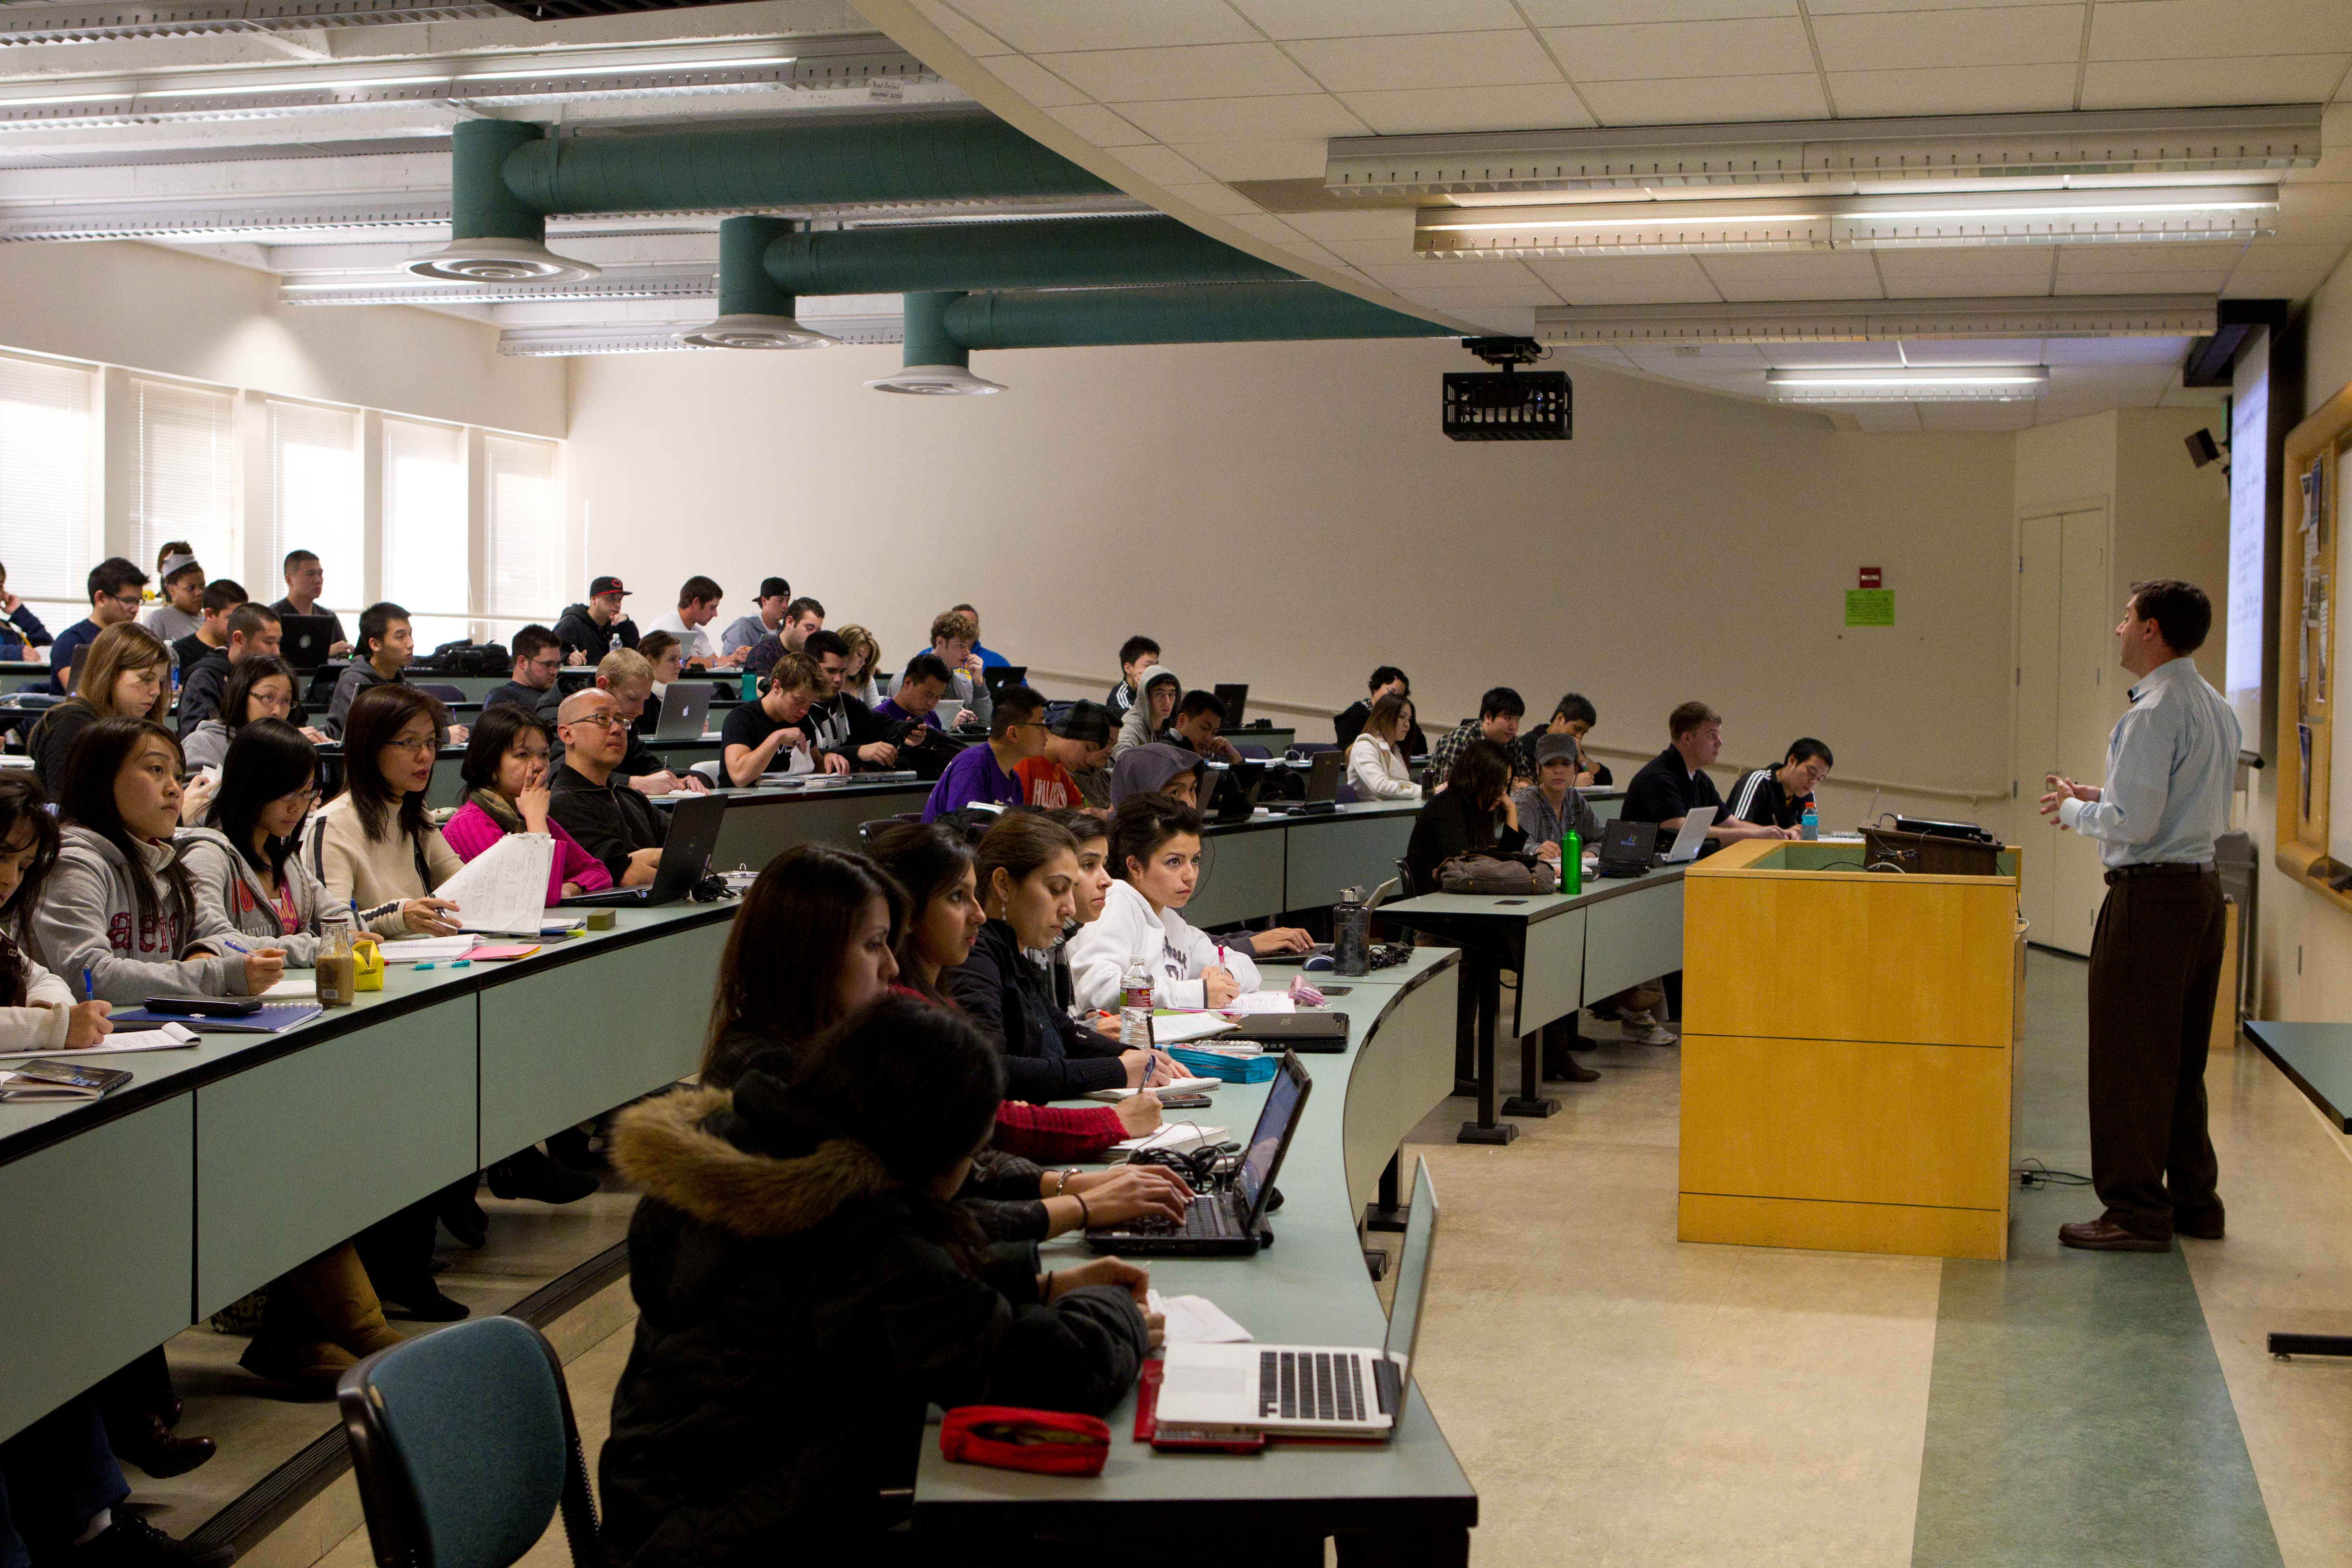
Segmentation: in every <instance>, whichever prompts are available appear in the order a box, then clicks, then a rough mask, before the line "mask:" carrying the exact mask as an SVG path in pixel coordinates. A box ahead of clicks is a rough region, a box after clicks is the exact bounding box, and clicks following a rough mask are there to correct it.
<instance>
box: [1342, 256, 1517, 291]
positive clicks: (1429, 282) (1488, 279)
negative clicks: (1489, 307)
mask: <svg viewBox="0 0 2352 1568" xmlns="http://www.w3.org/2000/svg"><path fill="white" fill-rule="evenodd" d="M1356 265H1357V266H1358V267H1360V268H1362V270H1363V271H1364V272H1365V273H1366V274H1367V275H1369V276H1370V277H1371V278H1373V279H1377V280H1378V281H1379V282H1381V284H1383V285H1385V286H1386V287H1388V288H1391V289H1404V288H1419V287H1427V288H1431V289H1499V288H1501V287H1503V286H1504V285H1506V284H1512V283H1516V284H1519V285H1522V286H1528V285H1532V286H1535V287H1538V288H1540V287H1541V286H1542V285H1541V284H1540V283H1539V282H1538V279H1537V278H1536V275H1535V274H1534V272H1532V271H1531V270H1529V269H1528V266H1527V264H1526V263H1525V262H1519V261H1504V262H1497V263H1496V264H1495V265H1493V266H1486V265H1483V264H1482V265H1477V266H1468V267H1465V266H1463V265H1462V264H1460V263H1458V262H1453V261H1412V260H1407V261H1402V262H1391V263H1386V264H1381V263H1372V264H1367V263H1364V262H1357V264H1356Z"/></svg>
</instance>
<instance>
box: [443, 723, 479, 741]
mask: <svg viewBox="0 0 2352 1568" xmlns="http://www.w3.org/2000/svg"><path fill="white" fill-rule="evenodd" d="M473 732H474V727H473V726H472V725H471V724H452V725H450V726H449V743H450V744H451V745H453V746H462V745H464V744H465V743H466V738H467V736H468V735H471V734H472V733H473Z"/></svg>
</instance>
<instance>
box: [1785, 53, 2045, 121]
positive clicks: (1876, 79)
mask: <svg viewBox="0 0 2352 1568" xmlns="http://www.w3.org/2000/svg"><path fill="white" fill-rule="evenodd" d="M2074 75H2075V68H2074V66H2073V65H2071V64H2067V65H2038V66H1952V67H1948V68H1924V69H1918V70H1883V71H1832V72H1831V73H1830V91H1831V92H1832V93H1833V94H1835V95H1836V97H1837V105H1838V112H1839V113H1840V114H1841V115H1846V116H1856V117H1865V118H1866V117H1870V116H1875V115H1899V114H2028V113H2042V112H2050V111H2054V110H2064V109H2072V108H2073V107H2074Z"/></svg>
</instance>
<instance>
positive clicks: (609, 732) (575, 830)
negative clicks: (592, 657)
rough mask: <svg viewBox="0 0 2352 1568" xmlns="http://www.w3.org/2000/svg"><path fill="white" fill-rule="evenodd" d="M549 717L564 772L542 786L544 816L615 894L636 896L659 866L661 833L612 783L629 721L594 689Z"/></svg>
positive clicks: (639, 803) (649, 813)
mask: <svg viewBox="0 0 2352 1568" xmlns="http://www.w3.org/2000/svg"><path fill="white" fill-rule="evenodd" d="M556 712H557V723H556V728H555V732H556V734H557V735H558V736H560V737H561V738H562V742H563V765H562V767H560V768H558V769H556V770H555V777H554V778H553V779H552V780H551V781H550V782H549V785H548V788H549V789H550V791H551V795H552V798H551V799H550V800H549V802H548V805H547V815H548V816H550V817H551V818H553V819H554V820H555V821H556V822H558V823H561V824H562V827H563V831H564V832H566V833H569V834H570V835H572V837H573V838H575V839H577V840H578V841H579V844H580V847H582V848H583V849H585V850H586V851H588V853H589V854H591V855H593V856H594V857H596V858H597V859H599V860H602V861H603V862H604V869H606V870H607V871H610V872H611V873H612V874H613V882H614V886H616V887H622V888H642V887H644V886H645V885H646V883H648V882H651V881H652V880H653V879H654V868H656V866H658V865H659V864H660V863H661V847H662V840H663V838H664V837H667V832H668V825H667V823H666V822H664V821H663V819H662V815H661V813H660V812H659V811H657V810H656V809H655V808H654V803H653V802H651V801H649V800H647V799H646V797H645V795H643V794H642V793H641V792H639V791H637V790H634V789H631V788H629V787H628V786H627V785H626V784H623V783H620V782H618V781H616V780H615V779H614V776H613V770H614V769H615V768H617V767H619V766H620V765H621V758H622V757H623V756H624V755H625V754H626V753H627V752H628V749H629V721H627V720H626V719H624V718H622V717H621V712H620V705H619V704H618V703H616V702H614V700H613V694H612V693H611V692H609V691H602V690H598V689H595V688H593V687H591V688H590V689H587V690H585V691H575V692H573V693H572V695H571V696H569V697H567V698H565V699H564V700H563V706H562V708H560V709H558V710H556Z"/></svg>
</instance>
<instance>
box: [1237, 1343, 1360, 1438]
mask: <svg viewBox="0 0 2352 1568" xmlns="http://www.w3.org/2000/svg"><path fill="white" fill-rule="evenodd" d="M1370 1411H1371V1406H1370V1405H1368V1404H1367V1403H1365V1400H1364V1358H1363V1357H1361V1356H1360V1355H1355V1354H1352V1353H1350V1352H1347V1351H1260V1352H1258V1357H1257V1413H1258V1415H1261V1416H1266V1415H1278V1416H1280V1417H1282V1418H1283V1419H1285V1420H1290V1421H1361V1420H1363V1419H1365V1418H1366V1417H1367V1416H1368V1415H1370Z"/></svg>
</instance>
